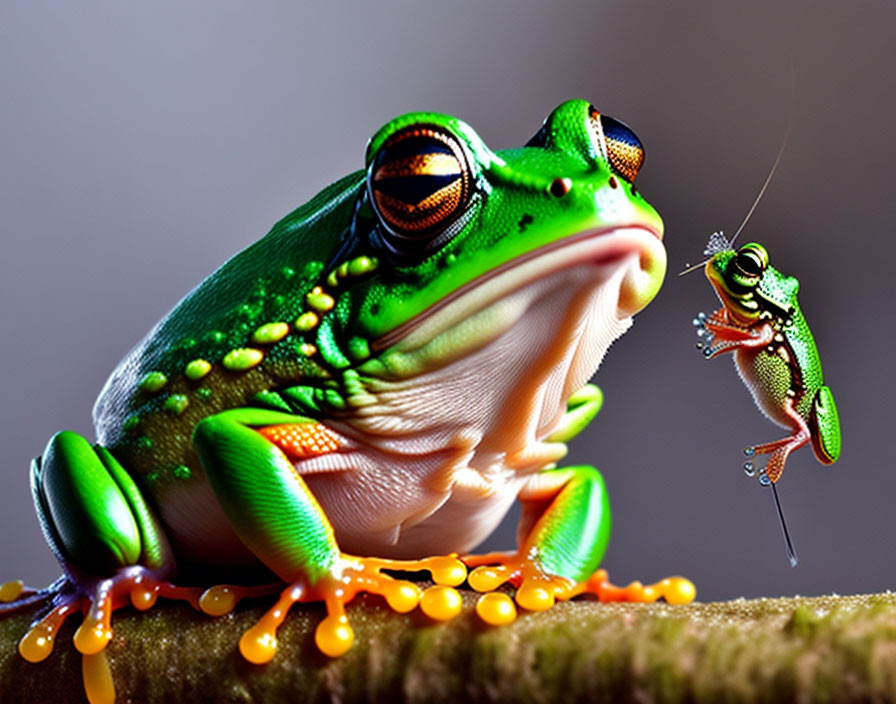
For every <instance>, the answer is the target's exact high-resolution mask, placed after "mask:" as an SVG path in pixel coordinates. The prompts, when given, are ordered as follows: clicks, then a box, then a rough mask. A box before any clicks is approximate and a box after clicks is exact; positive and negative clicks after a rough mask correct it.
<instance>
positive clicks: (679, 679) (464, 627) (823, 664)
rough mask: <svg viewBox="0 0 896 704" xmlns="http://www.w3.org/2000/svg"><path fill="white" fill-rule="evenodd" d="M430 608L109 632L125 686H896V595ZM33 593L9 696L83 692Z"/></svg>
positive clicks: (248, 698)
mask: <svg viewBox="0 0 896 704" xmlns="http://www.w3.org/2000/svg"><path fill="white" fill-rule="evenodd" d="M464 599H465V610H464V613H463V614H462V615H461V616H460V617H458V618H457V619H455V620H454V621H452V622H450V623H447V624H433V623H432V622H431V621H428V620H427V619H426V618H425V617H424V616H422V615H421V614H419V612H416V613H414V614H410V615H404V616H402V615H398V614H395V613H392V612H391V611H389V610H388V608H387V607H386V606H385V605H384V604H383V603H382V602H381V601H380V600H379V599H378V598H373V597H371V598H359V599H357V600H355V601H354V602H353V603H352V604H351V606H350V607H349V612H348V613H349V619H350V622H351V624H352V627H353V628H354V630H355V635H356V642H355V645H354V647H353V648H352V649H351V650H350V651H349V652H348V654H346V655H345V656H343V657H342V658H339V659H336V660H329V659H327V658H325V657H323V656H322V655H320V654H319V653H318V652H317V650H316V648H315V646H314V643H313V631H314V627H315V626H316V624H317V623H318V622H319V620H320V619H321V618H322V616H323V609H322V608H321V607H319V606H315V605H311V606H304V607H301V608H294V609H293V611H292V612H291V613H290V615H289V617H288V618H287V620H286V623H285V624H284V625H283V627H282V628H281V630H280V633H279V641H280V648H279V651H278V653H277V656H276V657H275V658H274V660H273V661H272V662H271V663H269V664H268V665H264V666H254V665H251V664H249V663H247V662H246V661H244V660H243V659H242V658H241V657H240V656H239V654H238V653H237V652H236V644H237V641H238V640H239V637H240V636H241V635H242V633H243V632H244V631H245V630H246V629H247V628H249V627H250V626H252V625H253V624H254V623H255V621H256V620H257V619H258V618H259V617H260V616H261V614H262V613H263V610H264V608H265V607H264V605H259V602H255V603H254V604H249V605H247V606H243V605H241V606H240V607H239V608H238V609H237V610H236V611H235V612H234V613H232V614H230V615H228V616H224V617H221V618H218V619H213V618H210V617H207V616H204V615H202V614H199V613H196V612H194V611H192V610H191V609H190V608H189V607H185V606H182V605H179V604H174V603H164V604H161V603H160V605H158V606H157V607H156V608H154V609H153V610H152V611H150V612H147V613H138V612H135V611H134V610H133V609H125V610H122V611H120V612H118V613H117V614H116V617H115V619H114V622H113V625H114V628H115V638H114V639H113V641H112V642H111V643H110V645H109V646H108V650H109V656H110V660H111V665H112V671H113V674H114V678H115V686H116V690H117V693H118V697H117V702H147V703H153V702H167V703H172V702H191V703H193V702H255V703H261V702H287V701H288V702H322V701H338V702H346V703H347V702H360V701H365V702H366V701H384V702H385V701H388V702H399V701H404V702H427V703H429V702H456V701H470V702H505V701H519V702H544V703H547V702H720V701H727V702H778V701H781V702H793V701H799V702H816V701H818V702H841V701H844V702H845V701H880V702H884V701H896V595H891V594H889V593H887V594H881V595H870V596H850V597H836V596H831V597H817V598H792V599H785V598H780V599H758V600H750V601H747V600H743V599H738V600H736V601H730V602H719V603H711V604H699V603H698V604H691V605H688V606H670V605H666V604H652V605H632V604H609V605H607V604H599V603H596V602H594V601H584V600H578V601H574V602H569V603H564V604H558V605H557V606H556V607H554V608H553V609H551V610H549V611H547V612H543V613H538V614H526V615H523V616H521V617H520V618H519V619H517V621H516V622H515V623H513V624H512V625H510V626H505V627H502V628H497V629H493V628H488V627H485V626H483V625H482V624H481V623H480V622H479V621H478V619H477V617H476V616H475V614H474V613H473V608H472V607H473V604H474V601H475V595H474V594H471V593H465V594H464ZM33 613H34V609H33V608H30V609H27V610H24V611H23V612H22V613H21V614H14V615H10V616H6V617H2V618H0V701H4V702H6V701H33V702H45V701H46V702H54V703H60V704H61V703H63V702H83V701H85V698H84V694H83V689H82V685H81V666H80V655H78V654H77V653H76V652H75V650H74V648H73V647H72V645H71V637H72V634H73V632H74V628H75V625H76V624H75V621H76V620H77V619H71V621H72V622H71V623H69V624H67V625H66V626H65V628H64V629H63V630H62V632H61V633H60V634H59V637H58V639H57V643H56V648H55V651H54V652H53V654H52V655H51V656H50V657H49V658H48V659H47V660H46V661H44V662H43V663H40V664H36V665H35V664H30V663H28V662H25V661H24V660H23V659H22V658H20V657H19V656H18V654H17V653H16V642H17V641H18V639H19V638H20V637H21V635H22V633H24V631H25V630H26V628H27V626H28V623H29V621H30V619H31V617H32V616H33Z"/></svg>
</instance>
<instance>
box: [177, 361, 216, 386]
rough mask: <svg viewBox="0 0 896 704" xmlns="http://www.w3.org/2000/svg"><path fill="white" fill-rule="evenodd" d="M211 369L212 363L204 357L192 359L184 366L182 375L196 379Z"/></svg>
mask: <svg viewBox="0 0 896 704" xmlns="http://www.w3.org/2000/svg"><path fill="white" fill-rule="evenodd" d="M211 370H212V365H211V364H209V363H208V362H207V361H206V360H204V359H194V360H193V361H192V362H190V363H189V364H188V365H187V366H186V367H185V368H184V375H185V376H186V377H187V379H191V380H193V381H196V380H197V379H201V378H202V377H204V376H205V375H206V374H208V373H209V372H210V371H211Z"/></svg>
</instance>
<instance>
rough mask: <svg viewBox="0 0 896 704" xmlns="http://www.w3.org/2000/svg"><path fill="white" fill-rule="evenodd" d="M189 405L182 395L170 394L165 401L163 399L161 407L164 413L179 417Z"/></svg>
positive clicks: (188, 401) (188, 400)
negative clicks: (163, 402)
mask: <svg viewBox="0 0 896 704" xmlns="http://www.w3.org/2000/svg"><path fill="white" fill-rule="evenodd" d="M189 405H190V399H188V398H187V397H186V396H185V395H184V394H171V395H170V396H169V397H168V398H167V399H165V405H164V406H162V407H163V408H164V409H165V412H166V413H171V414H172V415H176V416H179V415H180V414H181V413H183V412H184V411H185V410H187V406H189Z"/></svg>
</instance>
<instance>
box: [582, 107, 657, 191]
mask: <svg viewBox="0 0 896 704" xmlns="http://www.w3.org/2000/svg"><path fill="white" fill-rule="evenodd" d="M590 118H591V127H592V129H593V130H594V132H595V135H596V138H597V142H598V145H602V146H600V150H601V152H603V151H604V149H606V157H607V161H609V162H610V167H611V168H612V169H613V171H615V172H616V173H617V174H619V175H620V176H622V178H624V179H625V180H626V181H628V182H630V183H634V180H635V176H637V175H638V171H639V169H640V168H641V166H643V165H644V147H643V146H642V145H641V140H639V139H638V137H637V136H636V135H635V133H634V132H632V131H631V130H630V129H629V128H628V127H627V126H626V125H625V124H623V123H622V122H620V121H619V120H614V119H613V118H612V117H608V116H607V115H601V114H600V113H599V112H598V111H597V108H595V107H594V106H593V105H592V106H591V110H590Z"/></svg>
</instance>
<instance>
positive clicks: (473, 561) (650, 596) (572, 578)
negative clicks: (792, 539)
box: [463, 466, 696, 625]
mask: <svg viewBox="0 0 896 704" xmlns="http://www.w3.org/2000/svg"><path fill="white" fill-rule="evenodd" d="M520 500H521V501H522V503H523V516H522V519H521V521H520V527H519V531H518V536H517V538H518V544H519V548H518V550H517V551H516V552H515V553H489V554H487V555H468V556H465V557H464V558H463V560H464V562H465V563H466V564H467V566H468V567H475V569H473V570H472V571H471V572H470V574H469V576H468V578H467V579H468V582H469V584H470V586H471V587H472V588H473V589H475V590H476V591H481V592H493V590H495V589H496V588H497V587H499V586H500V585H501V584H504V583H510V584H512V585H513V586H515V587H516V603H517V605H519V606H521V607H522V608H524V609H526V610H529V611H542V610H544V609H548V608H550V607H551V606H553V604H554V602H555V601H556V600H561V601H565V600H567V599H571V598H572V597H574V596H577V595H579V594H584V593H590V594H594V595H595V596H597V597H598V598H599V599H601V600H603V601H656V600H657V599H660V598H665V599H666V601H668V602H670V603H688V602H690V601H692V600H693V598H694V596H695V594H696V590H695V589H694V585H693V584H692V583H691V582H690V581H689V580H687V579H685V578H683V577H670V578H668V579H664V580H662V581H660V582H657V583H656V584H651V585H646V586H645V585H642V584H641V583H639V582H633V583H632V584H630V585H628V586H627V587H617V586H614V585H612V584H611V583H610V582H608V581H607V573H606V572H605V571H604V570H597V567H598V565H599V564H600V560H601V558H602V557H603V554H604V551H605V550H606V546H607V542H608V540H609V532H610V510H609V502H608V500H607V495H606V489H605V487H604V483H603V478H602V477H601V475H600V473H599V472H598V471H597V470H596V469H595V468H594V467H588V466H582V467H570V468H566V469H554V470H548V471H545V472H542V473H540V474H538V475H536V476H535V477H533V479H532V480H530V482H529V483H528V484H527V485H526V487H525V488H524V489H523V491H522V492H521V493H520ZM476 610H477V613H478V614H479V615H480V617H481V618H482V619H483V620H485V621H486V622H488V623H492V624H495V625H497V624H500V623H507V622H509V621H512V620H513V618H514V617H515V608H514V607H513V604H512V603H511V602H510V598H509V597H507V596H506V595H505V594H500V593H490V594H485V595H484V596H483V597H481V598H480V601H479V603H478V604H477V607H476Z"/></svg>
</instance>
